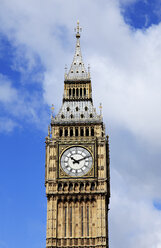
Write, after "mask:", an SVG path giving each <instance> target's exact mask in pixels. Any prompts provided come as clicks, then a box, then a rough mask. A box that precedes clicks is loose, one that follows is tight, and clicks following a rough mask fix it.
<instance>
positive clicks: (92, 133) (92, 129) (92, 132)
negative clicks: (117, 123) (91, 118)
mask: <svg viewBox="0 0 161 248" xmlns="http://www.w3.org/2000/svg"><path fill="white" fill-rule="evenodd" d="M91 136H94V128H93V127H92V128H91Z"/></svg>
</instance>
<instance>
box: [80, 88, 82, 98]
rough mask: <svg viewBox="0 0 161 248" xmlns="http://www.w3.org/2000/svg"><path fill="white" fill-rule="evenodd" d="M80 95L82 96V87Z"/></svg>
mask: <svg viewBox="0 0 161 248" xmlns="http://www.w3.org/2000/svg"><path fill="white" fill-rule="evenodd" d="M80 97H82V88H80Z"/></svg>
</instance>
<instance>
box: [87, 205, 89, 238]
mask: <svg viewBox="0 0 161 248" xmlns="http://www.w3.org/2000/svg"><path fill="white" fill-rule="evenodd" d="M87 236H89V206H87Z"/></svg>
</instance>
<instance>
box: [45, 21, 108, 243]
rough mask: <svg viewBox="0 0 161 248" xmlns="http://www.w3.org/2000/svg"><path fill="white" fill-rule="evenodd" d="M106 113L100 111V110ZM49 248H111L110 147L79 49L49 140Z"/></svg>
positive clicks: (52, 121) (53, 121) (46, 166)
mask: <svg viewBox="0 0 161 248" xmlns="http://www.w3.org/2000/svg"><path fill="white" fill-rule="evenodd" d="M100 108H101V106H100ZM45 186H46V195H47V233H46V247H47V248H55V247H63V248H65V247H68V248H72V247H74V248H78V247H79V248H80V247H82V248H83V247H84V248H87V247H90V248H92V247H97V248H107V247H109V245H108V243H109V241H108V205H109V198H110V175H109V145H108V136H106V135H105V125H104V123H103V119H102V113H101V110H100V114H97V112H96V109H95V108H94V106H93V100H92V86H91V78H90V72H89V70H88V71H87V70H86V68H85V66H84V63H83V60H82V54H81V48H80V27H79V22H77V28H76V48H75V54H74V58H73V62H72V65H71V67H70V70H69V72H66V73H65V79H64V95H63V102H62V107H61V109H60V111H59V113H58V114H57V115H56V116H55V117H54V116H53V115H52V118H51V125H50V127H49V130H48V136H47V137H46V164H45Z"/></svg>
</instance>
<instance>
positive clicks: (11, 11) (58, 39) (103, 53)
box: [0, 0, 161, 248]
mask: <svg viewBox="0 0 161 248" xmlns="http://www.w3.org/2000/svg"><path fill="white" fill-rule="evenodd" d="M122 2H124V3H125V2H126V3H128V4H129V3H130V2H134V1H130V0H129V1H128V0H126V1H125V0H124V1H123V0H122ZM77 19H80V23H81V26H82V27H83V33H82V38H81V46H82V53H83V57H84V60H85V64H86V65H87V64H88V62H90V64H91V75H92V85H93V93H94V100H95V102H96V103H97V104H96V105H98V104H99V102H101V101H102V102H103V112H104V119H105V122H106V123H107V127H108V130H110V132H111V133H110V137H111V140H113V141H112V142H111V163H112V164H111V166H112V167H113V168H112V170H111V172H112V174H111V178H112V198H111V199H112V200H111V211H110V215H111V218H110V226H111V230H110V239H111V248H116V247H118V246H120V245H121V243H122V247H123V248H126V247H128V248H133V247H136V246H137V247H138V248H144V247H146V248H153V247H154V248H160V247H161V240H160V236H159V232H160V231H161V221H160V218H159V216H160V212H159V211H157V210H155V209H154V208H153V205H152V203H153V200H154V198H155V197H157V198H161V196H160V188H161V185H160V178H159V175H160V173H161V168H160V162H159V160H160V155H158V154H157V152H158V151H157V149H156V147H158V150H159V149H160V147H161V128H160V127H161V115H160V106H161V98H160V92H161V72H160V65H161V44H160V40H161V25H160V24H159V25H156V26H155V25H153V26H151V27H150V28H148V29H147V30H139V31H137V30H133V29H131V28H130V27H129V26H128V25H127V24H125V22H124V19H123V17H122V15H121V14H120V7H119V2H118V1H107V0H103V1H101V4H100V1H99V2H98V1H95V0H88V1H87V0H82V1H77V0H76V1H72V0H68V1H58V0H55V1H48V2H45V1H42V0H35V1H31V0H29V1H18V0H12V1H11V0H10V1H9V0H2V1H1V9H0V22H1V27H0V30H1V32H2V33H3V34H4V35H6V36H7V37H8V39H9V40H10V42H11V43H12V45H13V46H14V47H15V50H16V52H15V58H14V61H13V67H12V68H15V69H16V70H19V71H20V72H21V73H23V74H25V73H26V74H30V73H31V72H32V69H33V68H34V67H35V66H36V64H37V60H36V59H35V58H36V57H38V58H39V59H40V60H41V63H42V65H43V67H44V68H45V70H44V75H43V77H42V79H43V78H44V80H43V83H42V88H43V99H41V96H39V95H36V94H35V92H34V93H33V94H31V95H30V94H28V93H26V92H22V89H20V90H17V89H15V88H14V87H13V85H12V84H11V82H7V83H6V85H5V86H3V87H4V89H5V92H6V94H5V95H6V98H3V97H2V96H1V94H0V97H1V98H0V99H2V100H1V101H3V104H4V103H5V108H6V109H7V111H8V110H9V109H10V111H9V113H10V115H11V116H13V117H14V118H15V117H16V118H20V120H23V121H30V122H35V123H37V124H38V123H40V122H42V121H41V120H44V122H45V120H46V119H45V118H46V114H45V111H44V112H43V111H42V112H43V114H41V115H40V116H39V113H41V108H43V103H44V102H45V103H48V104H52V103H54V104H55V105H56V111H57V110H58V107H59V106H60V103H61V100H60V98H61V97H62V93H63V72H64V65H65V64H66V63H68V65H69V66H70V63H71V61H72V57H73V53H74V46H75V44H74V43H75V38H74V37H73V36H72V35H73V33H74V32H73V26H74V25H76V20H77ZM24 60H25V66H24V65H23V62H24ZM24 68H25V69H24ZM4 89H3V90H4ZM20 93H21V94H20ZM9 96H11V97H9ZM16 96H17V98H16V100H15V98H14V97H16ZM5 99H12V101H13V102H14V103H15V104H14V105H12V107H11V108H10V105H9V104H6V102H7V101H8V100H5ZM44 122H43V123H44ZM116 130H117V139H116V138H115V140H114V135H115V131H116ZM120 130H121V131H120ZM123 130H126V131H124V132H125V134H124V135H122V136H121V135H120V136H119V133H121V132H123ZM127 137H128V138H129V137H130V138H129V139H130V141H129V144H128V140H125V139H127ZM123 143H124V146H123ZM134 143H137V144H135V146H137V147H138V149H136V147H134ZM125 221H126V222H125ZM123 223H124V225H123Z"/></svg>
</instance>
